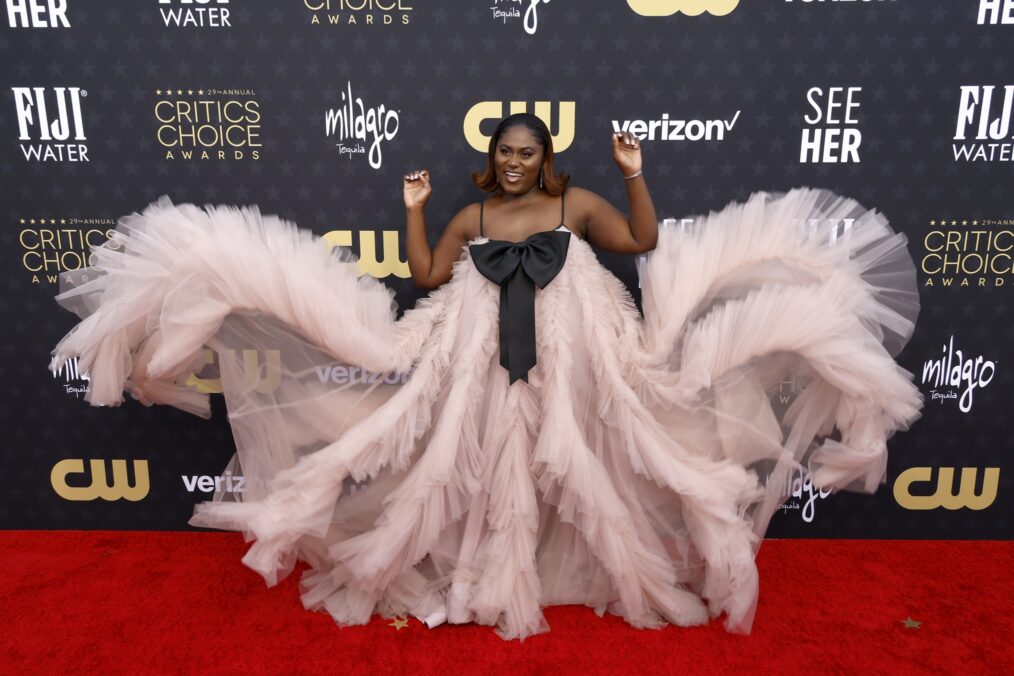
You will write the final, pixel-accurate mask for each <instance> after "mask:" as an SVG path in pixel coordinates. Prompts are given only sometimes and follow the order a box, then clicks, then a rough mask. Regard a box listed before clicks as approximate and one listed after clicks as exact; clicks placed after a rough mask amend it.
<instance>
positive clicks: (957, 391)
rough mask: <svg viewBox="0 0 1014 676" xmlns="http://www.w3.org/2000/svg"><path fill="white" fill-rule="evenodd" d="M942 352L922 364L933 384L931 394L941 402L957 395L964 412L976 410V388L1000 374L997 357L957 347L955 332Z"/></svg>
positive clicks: (927, 382) (928, 381) (924, 379)
mask: <svg viewBox="0 0 1014 676" xmlns="http://www.w3.org/2000/svg"><path fill="white" fill-rule="evenodd" d="M941 351H942V353H943V354H942V356H941V357H939V358H938V359H929V360H927V361H926V362H925V363H924V364H923V365H922V383H923V385H930V386H931V388H932V389H931V390H930V396H931V398H932V399H934V400H939V401H940V403H943V402H944V401H946V400H948V399H957V400H958V408H959V409H960V410H961V412H962V413H968V412H969V411H971V410H972V403H973V399H974V397H975V390H978V389H982V388H984V387H986V386H987V385H989V384H990V383H991V382H993V377H994V376H995V375H996V361H994V360H989V359H986V358H985V357H983V356H981V355H977V356H974V357H973V356H971V355H968V356H967V357H966V356H965V353H964V352H962V351H961V350H955V349H954V336H951V338H950V340H949V341H948V342H947V343H945V344H944V345H943V347H942V348H941Z"/></svg>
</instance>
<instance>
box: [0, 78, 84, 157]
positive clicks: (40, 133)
mask: <svg viewBox="0 0 1014 676" xmlns="http://www.w3.org/2000/svg"><path fill="white" fill-rule="evenodd" d="M11 93H12V94H13V97H14V110H15V116H16V118H17V121H18V141H20V145H21V154H22V155H23V156H24V158H25V160H26V161H28V162H89V161H90V159H89V157H88V144H87V141H88V137H87V135H86V134H85V125H84V113H83V111H82V101H83V100H84V99H85V98H86V97H87V96H88V92H87V91H86V90H84V89H81V88H80V87H11Z"/></svg>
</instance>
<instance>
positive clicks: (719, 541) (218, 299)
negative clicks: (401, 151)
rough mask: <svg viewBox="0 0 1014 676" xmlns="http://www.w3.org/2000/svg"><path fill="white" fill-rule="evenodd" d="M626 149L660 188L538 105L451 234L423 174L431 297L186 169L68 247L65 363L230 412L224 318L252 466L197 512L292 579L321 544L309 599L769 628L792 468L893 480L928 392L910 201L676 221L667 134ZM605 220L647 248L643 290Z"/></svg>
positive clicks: (511, 129)
mask: <svg viewBox="0 0 1014 676" xmlns="http://www.w3.org/2000/svg"><path fill="white" fill-rule="evenodd" d="M613 156H614V159H615V161H616V164H617V165H618V168H619V170H620V172H621V173H622V175H623V179H622V180H625V183H626V186H627V191H628V198H629V211H630V217H629V219H627V218H626V217H624V216H623V215H622V214H620V213H619V212H618V211H617V210H616V209H614V208H613V207H612V206H610V205H609V204H608V203H606V202H605V201H604V200H602V199H601V198H600V197H598V196H596V195H594V194H593V193H591V192H588V191H585V190H580V189H577V188H569V189H568V188H567V187H566V184H567V179H566V177H564V176H559V175H557V174H556V173H555V171H554V169H553V154H552V139H551V137H550V135H549V132H548V130H547V129H546V127H545V125H544V124H543V123H542V122H541V121H539V120H538V118H535V117H533V116H530V115H520V116H512V117H510V118H507V119H506V120H504V121H503V122H501V124H500V126H499V127H498V128H497V130H496V132H495V133H494V135H493V137H492V138H491V140H490V147H489V157H488V166H487V169H486V172H485V173H484V174H483V175H481V176H476V177H475V180H476V183H477V184H478V185H479V186H480V187H481V188H483V189H484V190H487V191H488V192H492V193H493V196H492V197H491V198H490V199H489V200H487V201H486V202H484V203H483V204H481V205H479V204H477V205H471V206H469V207H466V208H465V209H463V210H462V211H461V212H460V213H459V214H457V215H456V216H455V217H454V218H453V219H452V220H451V222H450V223H448V225H447V227H446V228H445V230H444V232H443V234H442V236H441V238H440V240H439V242H438V243H437V245H436V246H435V247H434V248H433V249H431V248H430V247H429V245H428V243H427V241H426V236H425V223H424V218H423V214H422V209H423V204H424V203H425V201H426V199H427V198H428V196H429V194H430V186H429V178H428V174H427V173H426V172H425V171H417V172H413V173H411V174H409V175H407V176H406V177H405V188H404V192H405V205H406V210H407V221H408V223H407V229H408V232H407V235H408V243H407V249H408V258H409V266H410V269H411V273H412V277H413V279H414V280H415V281H416V283H418V284H419V285H421V286H423V287H426V288H432V289H433V291H432V292H431V293H430V294H429V295H428V296H427V297H425V298H423V299H421V300H420V301H419V302H418V303H417V304H416V306H415V307H414V308H412V309H410V310H408V311H407V312H406V313H405V314H404V315H403V316H402V317H401V318H400V319H396V306H395V304H394V301H393V293H392V292H391V291H389V290H388V289H387V288H386V287H385V286H384V285H383V284H382V283H380V282H379V281H377V280H376V279H373V278H372V277H369V276H361V275H360V271H359V269H358V265H357V261H356V259H355V257H354V256H353V255H352V253H351V252H350V251H348V250H346V249H343V248H340V247H339V248H336V249H334V250H333V251H328V249H327V247H326V246H324V245H323V244H322V242H321V240H320V239H318V238H316V237H315V236H314V235H312V234H311V233H310V232H308V231H304V230H300V229H298V228H296V227H295V225H294V224H292V223H289V222H286V221H282V220H280V219H278V218H276V217H271V216H264V215H262V214H260V213H259V211H258V210H257V209H256V207H243V208H236V207H227V206H219V207H211V206H208V207H205V208H203V209H202V208H198V207H196V206H194V205H190V204H184V205H173V204H172V203H171V202H170V201H169V200H168V199H167V198H165V197H163V198H162V199H160V200H159V201H158V202H156V203H153V204H151V205H149V206H148V207H147V208H146V209H145V210H144V211H143V212H142V213H140V214H137V213H135V214H131V215H129V216H126V217H124V218H122V219H121V220H120V222H119V225H118V227H117V231H116V233H114V236H113V237H111V239H110V240H109V242H108V243H107V244H105V245H104V246H102V247H99V248H97V249H96V250H95V252H94V256H93V263H92V267H90V268H86V269H83V270H78V271H74V272H68V273H65V274H64V276H63V277H62V278H61V294H60V295H59V296H58V297H57V298H58V301H59V302H60V303H61V304H62V305H63V306H65V307H67V308H69V309H72V310H74V311H75V312H77V313H78V314H79V315H80V316H81V317H82V321H81V322H80V323H79V324H78V325H77V326H76V327H75V328H74V329H73V330H72V331H71V332H70V333H68V335H67V336H66V337H65V338H64V339H63V340H62V341H60V343H59V345H57V347H56V348H55V349H54V351H53V355H54V356H53V362H52V364H51V368H54V369H55V368H59V366H60V365H61V364H62V363H63V362H64V361H65V360H66V359H68V358H70V357H72V356H79V357H80V360H81V361H80V366H81V368H82V370H86V371H88V372H89V373H90V377H91V389H90V392H89V393H88V395H87V397H86V398H87V399H88V400H89V401H90V403H92V404H93V405H116V404H118V403H120V402H121V401H122V396H123V392H124V391H128V392H130V393H131V394H132V395H133V396H134V397H135V398H137V399H138V400H140V401H142V402H143V403H145V404H151V403H159V404H169V405H173V406H177V407H179V408H181V409H183V410H187V411H190V412H193V413H196V414H198V415H203V416H207V415H209V406H208V401H207V394H203V393H201V392H199V391H197V390H195V389H194V388H193V387H191V386H189V385H188V384H187V380H188V378H189V377H190V375H191V374H193V373H195V372H198V371H199V370H200V369H201V368H202V367H203V366H204V364H205V363H206V361H207V357H206V355H205V351H204V348H205V346H207V347H209V348H210V349H212V350H213V351H214V352H215V353H216V356H217V360H218V367H219V375H220V377H221V382H222V389H223V392H224V395H225V398H226V404H227V406H228V410H229V419H230V424H231V425H232V429H233V434H234V437H235V440H236V454H235V456H234V457H233V459H232V461H231V462H230V464H229V466H228V467H227V468H226V470H227V471H231V472H232V474H233V475H240V474H241V475H243V476H244V477H245V478H246V488H245V491H244V492H243V493H242V494H236V493H227V492H224V491H221V492H219V493H216V495H215V496H214V499H213V500H212V501H209V502H205V503H201V504H198V505H197V506H196V507H195V511H194V516H193V518H192V519H191V521H190V523H191V524H193V525H197V526H204V527H211V528H219V529H228V530H237V531H241V532H243V533H244V535H245V537H246V539H247V541H251V540H253V541H254V542H253V545H252V546H251V547H250V549H249V551H248V553H247V554H246V555H245V556H244V558H243V562H244V563H245V564H246V565H248V566H249V567H250V568H252V569H253V570H256V571H257V572H259V573H260V574H261V575H262V576H263V577H264V579H265V580H266V582H267V583H268V584H269V585H273V584H275V583H277V582H278V580H279V579H280V578H282V577H284V576H286V575H287V574H288V573H289V572H291V570H292V568H293V566H294V564H295V562H296V561H297V560H303V561H305V562H306V563H307V564H308V566H309V567H308V569H307V570H306V571H305V572H304V573H303V577H302V580H301V590H302V600H303V603H304V605H305V606H306V607H307V608H310V609H317V610H325V611H327V612H328V613H330V614H331V615H332V616H333V617H334V619H335V621H336V622H337V623H338V624H340V625H349V624H362V623H365V622H367V621H368V620H369V618H370V617H371V616H372V615H373V614H374V613H381V614H383V615H385V616H394V615H403V614H406V613H411V614H413V615H415V616H417V617H419V618H420V619H422V620H423V621H425V622H426V623H427V624H428V625H430V626H435V625H437V624H440V623H442V622H445V621H446V622H451V623H463V622H477V623H482V624H489V625H496V626H497V631H498V633H499V634H500V635H501V636H503V637H505V638H515V637H521V638H523V637H525V636H529V635H531V634H534V633H538V632H541V631H545V630H547V628H548V627H547V624H546V622H545V620H544V617H543V614H542V608H543V607H545V606H548V605H553V604H585V605H588V606H591V607H593V608H595V609H596V610H597V611H598V612H599V613H601V612H605V611H607V610H608V611H609V612H611V613H615V614H617V615H620V616H622V617H623V618H624V619H625V620H626V621H627V622H629V623H630V624H632V625H633V626H636V627H659V626H662V625H664V624H666V623H673V624H677V625H683V626H686V625H696V624H702V623H705V622H707V621H709V619H710V618H713V617H718V616H724V621H725V626H726V628H727V629H728V630H730V631H735V632H748V631H749V630H750V627H751V624H752V621H753V615H754V611H755V608H756V604H757V594H758V578H757V569H756V566H755V562H754V559H755V556H756V553H757V550H758V548H759V546H760V542H761V539H762V537H763V534H764V532H765V530H766V528H767V525H768V521H769V520H770V518H771V516H772V514H773V513H774V512H775V510H776V509H777V508H778V507H779V506H780V505H781V503H782V502H783V501H784V500H785V496H786V495H787V490H786V486H787V483H788V482H789V481H790V480H791V478H792V476H793V475H794V474H796V475H797V476H798V474H799V473H802V472H808V473H810V475H811V476H812V480H813V482H814V484H815V485H816V486H817V487H820V488H831V489H845V488H847V489H853V490H861V491H865V492H873V491H874V490H876V488H877V487H878V486H879V485H880V484H881V483H882V482H884V480H885V472H886V441H887V439H888V438H889V437H890V436H891V435H892V434H893V433H894V432H896V431H897V430H901V429H906V428H907V427H908V426H909V425H910V424H911V423H912V422H913V421H914V420H915V419H916V418H917V417H918V415H919V411H920V408H921V405H922V397H921V394H920V393H919V391H918V390H917V389H916V388H915V386H914V385H913V383H912V377H911V374H909V373H908V372H906V371H905V370H904V369H902V368H901V367H900V366H898V364H897V363H896V362H895V361H894V358H893V357H894V355H896V354H897V352H898V351H900V349H901V348H902V347H903V346H904V344H905V343H906V341H907V340H908V338H909V336H910V335H911V332H912V329H913V326H914V321H915V318H916V315H917V314H918V307H919V305H918V294H917V287H916V280H915V271H914V265H913V263H912V260H911V258H910V257H909V255H908V252H907V250H906V248H905V237H904V235H902V234H896V233H894V232H893V231H892V230H891V228H890V227H889V226H888V224H887V222H886V220H885V219H884V217H883V216H882V215H881V214H878V213H877V212H875V211H868V210H866V209H863V208H862V207H860V206H859V205H858V204H856V203H855V202H853V201H852V200H849V199H845V198H841V197H838V196H836V195H834V194H831V193H829V192H826V191H820V190H810V189H799V190H793V191H791V192H789V193H786V194H782V195H769V194H766V193H757V194H755V195H753V196H751V197H750V198H749V199H748V200H747V201H745V202H744V203H741V204H731V205H729V206H728V207H726V208H725V209H723V210H722V211H720V212H713V213H711V214H709V215H707V216H703V217H699V218H696V219H694V221H693V223H692V224H691V225H690V226H689V227H683V228H670V227H663V228H661V229H660V228H658V226H657V224H656V218H655V212H654V208H653V206H652V202H651V198H650V196H649V193H648V189H647V186H646V184H645V181H644V176H643V173H642V172H641V153H640V148H639V145H638V142H637V139H636V138H634V137H633V136H631V135H617V136H615V137H614V138H613ZM556 218H560V220H561V222H560V224H559V226H557V227H556V228H553V227H552V224H553V223H555V222H556ZM592 245H594V246H596V247H599V248H601V249H604V250H608V251H615V252H622V253H640V252H647V253H646V255H645V256H644V258H643V260H642V261H641V262H640V263H639V266H638V273H639V278H640V286H641V292H642V306H643V312H644V315H643V318H642V316H641V314H640V313H639V312H638V309H637V307H636V305H635V304H634V301H633V299H632V297H631V296H630V293H629V292H628V290H627V288H626V287H625V286H624V285H623V284H622V283H621V282H620V281H619V280H618V279H617V278H616V277H615V276H613V275H612V274H611V273H610V272H609V271H608V270H606V269H605V268H604V267H603V266H602V265H601V264H600V263H599V262H598V261H597V259H596V257H595V254H594V252H593V250H592ZM785 381H792V382H794V383H795V386H796V396H795V398H794V399H793V401H792V402H791V404H790V405H788V406H784V405H781V404H779V403H778V400H777V397H776V396H775V395H777V393H778V390H779V388H780V386H781V384H782V383H783V382H785Z"/></svg>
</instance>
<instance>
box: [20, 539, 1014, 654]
mask: <svg viewBox="0 0 1014 676" xmlns="http://www.w3.org/2000/svg"><path fill="white" fill-rule="evenodd" d="M0 546H2V550H3V552H4V561H5V563H7V565H8V573H7V574H6V575H4V577H3V580H2V581H0V599H2V601H3V605H2V608H3V619H4V621H5V625H6V626H4V627H3V630H2V631H0V662H2V663H3V665H4V666H6V667H7V668H8V669H10V668H12V667H18V668H19V670H22V671H25V672H27V673H86V674H87V673H100V672H102V673H107V672H112V673H194V672H209V671H210V672H212V673H221V672H226V673H240V672H244V673H246V672H255V673H280V672H282V671H294V672H296V673H330V674H334V673H349V672H352V673H370V674H375V673H389V672H390V673H400V674H412V673H434V672H438V671H439V672H444V671H452V672H453V673H490V672H493V673H505V672H512V673H556V672H566V673H607V672H616V671H623V672H632V673H638V672H650V673H728V672H733V673H737V672H742V673H746V672H754V673H764V674H781V673H784V674H789V673H798V672H803V673H810V672H816V673H823V672H831V673H842V672H846V673H848V672H859V671H862V672H864V673H890V674H908V673H935V674H941V673H946V674H957V673H962V674H1001V673H1008V674H1009V673H1014V650H1012V647H1011V637H1012V636H1014V622H1012V617H1011V613H1012V608H1011V601H1012V598H1014V595H1012V591H1014V580H1012V575H1011V571H1012V569H1014V544H1012V543H1011V542H995V541H990V542H982V541H961V542H954V541H948V542H943V541H930V542H927V541H858V540H768V541H766V542H765V543H764V545H763V546H762V548H761V552H760V555H759V557H758V565H759V567H760V575H761V600H760V607H759V609H758V611H757V617H756V619H755V622H754V631H753V634H752V635H750V636H734V635H729V634H726V633H725V631H724V630H723V629H722V628H721V625H720V623H719V622H717V621H715V622H712V623H711V624H710V625H709V626H707V627H696V628H692V629H680V628H675V627H666V628H665V629H664V630H660V631H655V630H637V629H633V628H631V627H629V626H627V625H626V624H625V623H624V622H623V621H622V620H620V619H618V618H616V617H613V616H610V615H606V616H605V617H604V618H601V619H600V618H598V617H596V616H595V614H594V613H593V612H592V611H591V610H590V609H588V608H584V607H574V606H565V607H556V608H550V609H549V610H548V611H547V612H546V616H547V618H548V620H549V623H550V625H551V627H552V629H551V631H550V632H549V633H548V634H543V635H539V636H536V637H533V638H530V639H528V640H526V641H524V642H523V643H522V642H518V641H513V642H505V641H502V640H501V639H500V638H498V637H497V636H496V635H495V634H494V633H493V631H492V630H491V629H490V628H487V627H476V626H471V625H469V626H447V625H444V626H441V627H438V628H436V629H433V630H430V629H427V628H426V627H425V626H424V625H422V624H420V623H419V622H418V621H417V620H415V619H409V620H408V626H407V627H405V628H403V629H396V628H395V627H393V626H390V624H391V623H392V620H383V619H381V618H374V620H373V622H372V623H371V624H370V625H368V626H366V627H352V628H345V629H340V628H338V627H337V626H335V624H334V623H333V621H332V620H331V618H330V617H329V616H327V615H325V614H323V613H313V612H309V611H306V610H304V609H303V607H302V605H301V604H300V602H299V597H298V572H297V573H294V574H293V575H292V576H290V577H289V578H288V579H286V580H285V581H284V582H283V583H282V584H280V585H279V586H277V587H275V588H272V589H268V588H266V587H265V585H264V583H263V581H262V580H261V578H260V577H258V576H257V575H256V574H255V573H253V572H252V571H250V570H248V569H247V568H246V567H244V566H243V565H242V564H241V563H240V562H239V559H240V557H242V555H243V553H244V552H245V551H246V545H245V544H244V543H243V541H242V538H241V537H240V536H239V535H238V534H235V533H150V532H126V533H124V532H107V531H102V532H82V531H56V532H40V531H13V532H12V531H8V532H2V533H0ZM906 619H909V620H911V621H910V622H909V623H908V624H909V625H910V626H906V623H905V620H906Z"/></svg>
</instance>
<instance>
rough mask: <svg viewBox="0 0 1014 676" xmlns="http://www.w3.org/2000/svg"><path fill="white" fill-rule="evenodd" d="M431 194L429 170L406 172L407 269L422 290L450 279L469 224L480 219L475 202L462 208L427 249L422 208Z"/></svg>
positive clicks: (469, 227) (459, 255)
mask: <svg viewBox="0 0 1014 676" xmlns="http://www.w3.org/2000/svg"><path fill="white" fill-rule="evenodd" d="M431 193H432V189H431V188H430V176H429V172H427V171H425V170H423V171H415V172H412V173H411V174H406V175H405V183H404V195H405V221H406V226H405V227H406V233H407V237H408V242H407V243H406V245H405V248H406V253H407V254H408V269H409V272H411V273H412V281H413V282H415V284H416V286H419V287H422V288H423V289H435V288H437V287H438V286H440V285H441V284H443V283H445V282H446V281H448V280H449V279H450V278H451V270H452V268H453V266H454V262H455V261H456V260H458V258H460V257H461V248H462V247H463V246H465V244H466V243H467V242H468V233H469V232H471V226H472V225H473V222H474V223H476V224H477V223H478V222H479V208H478V205H476V204H471V205H469V206H467V207H465V208H464V209H462V210H461V211H459V212H458V213H457V214H456V215H455V216H454V218H452V219H451V221H450V223H448V224H447V227H446V228H444V232H443V234H441V235H440V240H439V241H438V242H437V245H436V246H435V247H434V248H433V249H430V245H429V242H428V241H427V239H426V215H425V213H424V208H425V206H426V201H427V200H428V199H429V197H430V194H431Z"/></svg>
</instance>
